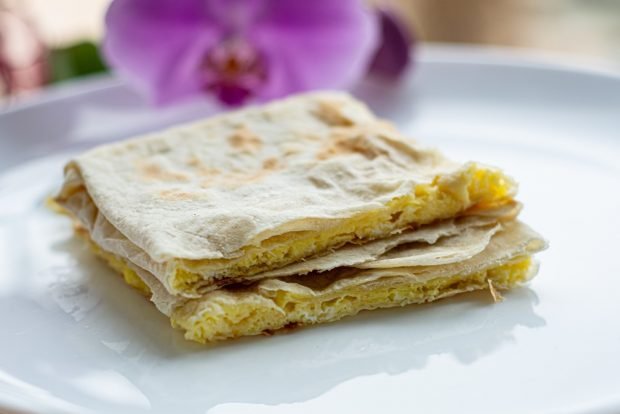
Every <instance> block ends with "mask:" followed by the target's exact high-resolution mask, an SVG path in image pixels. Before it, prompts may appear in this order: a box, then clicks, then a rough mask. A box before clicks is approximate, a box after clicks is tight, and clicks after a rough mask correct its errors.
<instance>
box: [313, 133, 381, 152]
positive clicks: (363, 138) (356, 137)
mask: <svg viewBox="0 0 620 414" xmlns="http://www.w3.org/2000/svg"><path fill="white" fill-rule="evenodd" d="M347 154H361V155H363V156H364V157H365V158H367V159H369V160H372V159H375V158H377V157H378V156H380V155H387V151H386V150H384V149H382V148H379V147H377V146H376V145H373V143H372V142H371V141H370V139H369V137H368V133H367V132H364V131H362V130H360V129H359V128H355V127H349V128H337V129H335V130H334V131H333V132H332V134H331V135H330V139H329V141H328V143H327V145H326V146H325V147H324V148H323V149H321V150H320V151H319V152H318V153H317V155H316V158H317V159H318V160H327V159H329V158H333V157H337V156H339V155H347Z"/></svg>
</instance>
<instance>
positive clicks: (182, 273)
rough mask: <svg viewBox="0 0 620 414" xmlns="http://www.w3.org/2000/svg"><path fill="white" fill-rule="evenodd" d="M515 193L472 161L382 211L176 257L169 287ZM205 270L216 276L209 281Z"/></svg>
mask: <svg viewBox="0 0 620 414" xmlns="http://www.w3.org/2000/svg"><path fill="white" fill-rule="evenodd" d="M514 191H515V184H514V183H513V182H512V181H511V180H510V179H509V178H507V177H506V176H505V175H503V174H502V173H501V171H499V170H494V169H488V168H484V167H480V166H478V165H475V164H472V165H471V166H470V168H469V169H466V170H464V171H463V172H462V173H461V174H460V175H459V176H457V177H455V178H454V179H453V180H451V181H450V182H449V183H445V182H442V181H441V179H439V178H436V179H435V180H434V181H433V182H432V183H431V184H422V185H418V186H416V188H415V191H414V193H412V194H408V195H405V196H402V197H398V198H395V199H393V200H391V201H389V202H388V203H387V204H386V205H385V207H383V208H381V209H377V210H374V211H370V212H364V213H360V214H357V215H355V216H353V217H351V218H350V219H347V220H344V221H339V224H338V225H335V226H333V227H332V228H327V229H322V230H320V231H319V230H317V231H304V232H293V233H287V234H283V235H279V236H274V237H271V238H269V239H266V240H264V241H263V242H262V243H261V244H260V245H259V246H249V247H247V248H245V249H244V250H243V254H242V255H241V256H240V257H239V258H235V259H216V260H176V261H175V262H174V264H173V266H174V268H175V270H174V273H173V274H172V278H171V281H170V286H171V288H172V290H173V291H175V292H187V293H196V292H199V291H200V287H201V286H204V285H207V286H209V285H212V284H213V282H214V280H217V279H223V278H226V277H231V276H233V277H234V276H238V275H243V276H249V275H254V274H257V273H260V272H263V271H266V270H270V269H275V268H279V267H282V266H286V265H287V264H290V263H295V262H297V261H299V260H301V259H303V258H305V257H309V256H312V255H315V254H318V253H322V252H324V251H327V250H329V249H334V248H338V247H340V246H342V245H343V244H345V243H349V242H355V241H359V240H371V239H376V238H382V237H386V236H388V235H390V234H392V233H394V232H395V231H398V230H401V229H404V228H406V227H408V226H410V225H412V224H415V225H423V224H427V223H430V222H433V221H435V220H441V219H446V218H450V217H454V216H455V215H457V214H459V213H460V212H462V211H464V210H466V209H468V208H471V207H479V206H484V205H489V206H492V205H495V204H501V203H502V202H507V201H509V200H510V199H511V197H512V195H513V193H514ZM206 272H208V275H209V276H211V277H210V280H207V281H205V280H204V279H205V277H204V275H205V273H206ZM208 279H209V278H208Z"/></svg>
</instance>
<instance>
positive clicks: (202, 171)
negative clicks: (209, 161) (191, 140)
mask: <svg viewBox="0 0 620 414" xmlns="http://www.w3.org/2000/svg"><path fill="white" fill-rule="evenodd" d="M186 165H187V166H188V167H190V168H193V169H195V170H196V173H197V174H199V175H203V176H207V177H212V176H214V175H217V174H219V173H220V170H218V169H217V168H214V167H209V166H207V165H205V164H204V163H203V162H202V160H200V159H199V158H198V157H196V156H194V155H192V156H191V157H190V158H189V159H188V160H187V161H186Z"/></svg>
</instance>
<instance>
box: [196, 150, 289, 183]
mask: <svg viewBox="0 0 620 414" xmlns="http://www.w3.org/2000/svg"><path fill="white" fill-rule="evenodd" d="M280 169H282V164H281V163H280V161H279V160H278V159H277V158H276V157H270V158H267V159H265V160H264V161H263V163H262V166H261V168H260V169H258V170H246V171H240V170H237V171H230V172H226V173H222V174H220V175H217V176H213V177H210V178H209V179H207V180H204V181H202V182H201V183H200V186H201V187H203V188H208V187H215V186H221V187H225V188H230V189H235V188H239V187H241V186H243V185H245V184H252V183H256V182H259V181H261V180H263V179H264V178H265V177H267V176H268V175H270V174H272V173H274V172H275V171H277V170H280Z"/></svg>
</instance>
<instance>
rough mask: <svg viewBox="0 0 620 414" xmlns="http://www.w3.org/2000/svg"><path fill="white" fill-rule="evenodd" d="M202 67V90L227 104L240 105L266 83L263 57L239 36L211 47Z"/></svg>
mask: <svg viewBox="0 0 620 414" xmlns="http://www.w3.org/2000/svg"><path fill="white" fill-rule="evenodd" d="M203 68H204V74H205V84H204V85H205V86H204V87H205V89H207V90H209V91H212V92H214V93H215V94H217V95H218V97H219V98H220V100H221V101H222V102H224V103H226V104H229V105H236V104H240V103H242V102H243V101H245V100H246V99H248V98H249V97H251V96H252V95H253V93H254V92H255V91H256V90H257V89H258V88H259V87H260V86H261V85H262V84H263V83H264V82H265V81H266V80H267V71H266V65H265V59H264V57H263V56H262V54H261V53H260V52H259V51H258V50H256V48H255V47H253V46H252V45H251V44H250V43H248V42H247V41H245V40H244V39H242V38H239V37H232V38H228V39H225V40H224V41H222V42H220V43H218V44H217V45H216V46H214V47H213V48H211V49H210V50H209V51H208V52H207V55H206V57H205V60H204V66H203Z"/></svg>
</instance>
